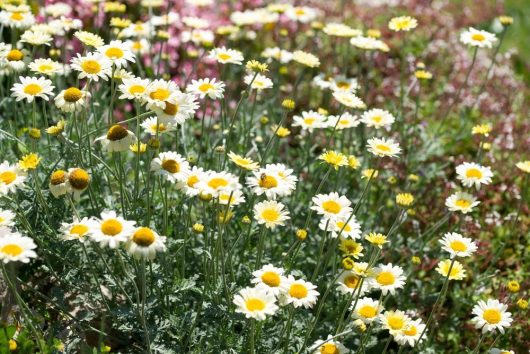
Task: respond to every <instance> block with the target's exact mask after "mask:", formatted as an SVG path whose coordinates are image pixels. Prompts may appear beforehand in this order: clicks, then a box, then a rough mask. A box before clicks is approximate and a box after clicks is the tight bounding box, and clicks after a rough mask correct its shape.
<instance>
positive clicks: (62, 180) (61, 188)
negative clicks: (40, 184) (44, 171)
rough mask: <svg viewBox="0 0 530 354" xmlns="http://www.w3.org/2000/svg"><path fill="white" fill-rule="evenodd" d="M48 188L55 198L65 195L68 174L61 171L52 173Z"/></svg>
mask: <svg viewBox="0 0 530 354" xmlns="http://www.w3.org/2000/svg"><path fill="white" fill-rule="evenodd" d="M48 188H49V189H50V193H51V194H52V195H53V196H54V197H55V198H59V197H60V196H61V195H65V194H66V193H67V192H68V172H66V171H63V170H55V171H53V172H52V174H51V176H50V183H49V184H48Z"/></svg>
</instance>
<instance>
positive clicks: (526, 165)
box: [515, 160, 530, 173]
mask: <svg viewBox="0 0 530 354" xmlns="http://www.w3.org/2000/svg"><path fill="white" fill-rule="evenodd" d="M515 166H516V167H517V168H518V169H520V170H521V171H523V172H524V173H530V160H526V161H520V162H517V163H516V164H515Z"/></svg>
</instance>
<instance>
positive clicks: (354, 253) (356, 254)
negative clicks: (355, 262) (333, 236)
mask: <svg viewBox="0 0 530 354" xmlns="http://www.w3.org/2000/svg"><path fill="white" fill-rule="evenodd" d="M320 225H322V222H321V223H320ZM324 227H325V226H324ZM339 249H340V250H341V252H342V255H343V256H347V257H353V258H354V259H357V258H360V257H362V256H364V254H363V253H362V252H363V250H364V247H363V246H362V245H361V244H360V243H358V242H356V241H355V240H354V239H351V238H344V237H341V238H340V244H339Z"/></svg>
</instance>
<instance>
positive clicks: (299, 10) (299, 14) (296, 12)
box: [294, 9, 305, 16]
mask: <svg viewBox="0 0 530 354" xmlns="http://www.w3.org/2000/svg"><path fill="white" fill-rule="evenodd" d="M294 13H295V14H296V15H298V16H302V15H305V10H304V9H296V10H295V12H294Z"/></svg>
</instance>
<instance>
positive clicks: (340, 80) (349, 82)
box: [329, 75, 359, 92]
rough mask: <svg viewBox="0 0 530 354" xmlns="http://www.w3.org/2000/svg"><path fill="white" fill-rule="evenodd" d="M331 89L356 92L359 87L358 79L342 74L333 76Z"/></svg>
mask: <svg viewBox="0 0 530 354" xmlns="http://www.w3.org/2000/svg"><path fill="white" fill-rule="evenodd" d="M329 88H330V89H331V91H343V92H355V91H357V89H358V88H359V84H358V83H357V79H355V78H347V77H346V76H343V75H340V76H335V77H333V78H331V85H330V87H329Z"/></svg>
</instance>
